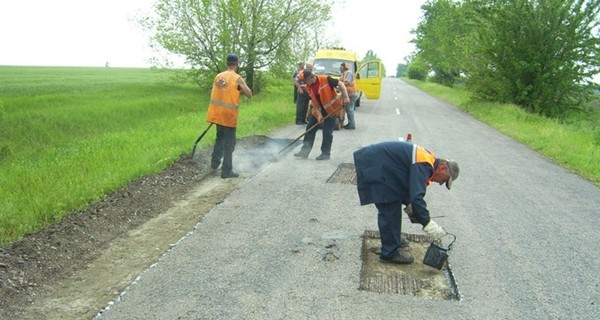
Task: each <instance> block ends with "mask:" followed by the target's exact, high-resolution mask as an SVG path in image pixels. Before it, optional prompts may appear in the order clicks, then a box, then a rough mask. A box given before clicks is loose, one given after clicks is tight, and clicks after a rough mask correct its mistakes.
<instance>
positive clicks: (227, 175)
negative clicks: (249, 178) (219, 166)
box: [221, 171, 240, 179]
mask: <svg viewBox="0 0 600 320" xmlns="http://www.w3.org/2000/svg"><path fill="white" fill-rule="evenodd" d="M239 176H240V175H239V173H235V172H233V171H229V172H221V178H222V179H227V178H237V177H239Z"/></svg>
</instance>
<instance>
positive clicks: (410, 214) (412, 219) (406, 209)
mask: <svg viewBox="0 0 600 320" xmlns="http://www.w3.org/2000/svg"><path fill="white" fill-rule="evenodd" d="M404 212H406V215H407V216H408V218H409V219H410V222H412V223H419V221H417V218H416V217H415V215H414V214H413V211H412V206H411V205H410V203H409V204H408V205H407V206H405V207H404Z"/></svg>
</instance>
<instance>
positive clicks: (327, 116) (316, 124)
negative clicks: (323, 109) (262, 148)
mask: <svg viewBox="0 0 600 320" xmlns="http://www.w3.org/2000/svg"><path fill="white" fill-rule="evenodd" d="M330 114H331V113H328V114H327V115H326V116H325V117H323V120H325V119H327V118H329V115H330ZM318 125H319V123H318V122H317V123H315V124H314V125H313V126H312V127H310V128H308V130H306V131H304V133H303V134H301V135H300V136H299V137H298V138H296V139H294V141H292V142H290V144H288V145H287V146H285V148H283V149H281V150H280V151H279V152H278V153H277V154H278V155H279V154H281V153H282V152H283V151H285V150H287V148H289V147H290V146H291V145H293V144H294V143H296V141H298V140H300V139H301V138H302V137H304V136H305V135H306V134H307V133H308V132H309V131H310V130H313V129H314V128H316V127H317V126H318Z"/></svg>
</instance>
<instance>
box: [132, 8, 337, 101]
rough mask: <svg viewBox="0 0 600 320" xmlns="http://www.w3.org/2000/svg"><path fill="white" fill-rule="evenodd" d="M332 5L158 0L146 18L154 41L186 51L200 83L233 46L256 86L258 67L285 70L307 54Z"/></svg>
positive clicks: (181, 52) (248, 78)
mask: <svg viewBox="0 0 600 320" xmlns="http://www.w3.org/2000/svg"><path fill="white" fill-rule="evenodd" d="M330 8H331V5H330V4H329V1H317V0H302V1H300V0H247V1H242V0H159V1H158V2H157V3H156V5H155V7H154V9H155V10H154V11H155V13H156V15H155V16H153V17H146V18H144V19H143V20H142V24H143V26H144V27H145V28H147V29H148V30H150V31H151V32H152V34H153V35H154V36H153V37H152V40H153V44H154V45H155V46H158V47H161V48H164V49H165V50H167V51H169V52H171V53H175V54H179V55H182V56H184V57H185V59H186V62H187V64H189V65H190V66H191V69H190V70H189V73H190V76H192V77H194V79H196V81H197V82H198V83H199V84H201V85H202V86H209V85H210V83H211V82H212V79H213V77H214V74H216V73H218V72H221V71H223V70H225V62H224V60H225V57H226V56H227V54H228V53H230V52H234V53H237V54H238V55H239V56H240V61H241V62H240V73H241V74H243V75H245V79H246V82H247V83H248V85H249V86H250V87H251V88H253V89H255V90H256V89H257V88H256V87H255V82H254V80H255V77H256V72H260V71H261V70H266V69H269V70H272V71H274V72H283V70H286V69H288V68H289V64H290V61H293V63H294V64H295V62H296V61H297V60H298V59H301V58H302V57H305V56H307V55H308V54H307V52H309V51H310V49H311V48H314V47H315V43H316V37H313V36H315V35H317V34H316V33H315V32H316V30H320V29H321V27H322V26H323V24H324V23H325V22H326V21H327V20H328V19H329V14H330ZM315 12H319V14H318V15H317V14H315Z"/></svg>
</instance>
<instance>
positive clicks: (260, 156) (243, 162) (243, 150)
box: [233, 139, 300, 174]
mask: <svg viewBox="0 0 600 320" xmlns="http://www.w3.org/2000/svg"><path fill="white" fill-rule="evenodd" d="M290 142H291V140H287V139H270V140H268V141H267V142H265V143H264V144H262V145H259V146H253V147H248V146H240V145H236V147H235V151H234V152H233V171H235V172H238V173H241V174H249V173H256V172H258V171H260V170H262V169H263V168H264V167H266V166H267V165H269V164H271V163H274V162H277V161H279V160H280V159H281V158H283V157H284V156H285V155H286V154H287V153H289V152H291V151H292V150H294V149H295V148H296V147H297V146H298V145H299V144H300V143H299V142H298V143H297V144H295V145H292V146H290V147H289V148H287V149H285V150H284V151H283V152H281V151H282V150H283V149H284V148H285V147H286V146H287V145H288V144H289V143H290Z"/></svg>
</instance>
